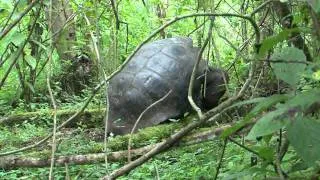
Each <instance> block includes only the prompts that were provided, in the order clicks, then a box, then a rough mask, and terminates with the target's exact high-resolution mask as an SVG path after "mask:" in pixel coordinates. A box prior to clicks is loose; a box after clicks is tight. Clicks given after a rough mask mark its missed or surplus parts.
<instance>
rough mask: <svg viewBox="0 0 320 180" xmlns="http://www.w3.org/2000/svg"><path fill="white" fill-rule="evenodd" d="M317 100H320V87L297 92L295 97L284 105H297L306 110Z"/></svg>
mask: <svg viewBox="0 0 320 180" xmlns="http://www.w3.org/2000/svg"><path fill="white" fill-rule="evenodd" d="M317 101H320V89H312V90H309V91H305V92H302V93H300V94H297V95H296V96H295V97H294V98H292V99H290V100H288V101H287V102H286V103H285V104H284V106H286V107H288V108H293V107H295V108H299V109H300V110H301V111H305V110H307V109H308V108H309V107H310V106H311V105H312V104H314V103H315V102H317Z"/></svg>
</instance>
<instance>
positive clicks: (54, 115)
mask: <svg viewBox="0 0 320 180" xmlns="http://www.w3.org/2000/svg"><path fill="white" fill-rule="evenodd" d="M49 6H50V9H49V19H50V21H49V29H51V27H52V24H51V22H52V0H50V5H49ZM50 48H51V49H53V42H52V40H51V41H50ZM52 52H53V51H51V53H50V54H49V57H48V58H49V59H48V62H49V70H48V71H47V87H48V91H49V95H50V99H51V103H52V106H53V129H52V148H51V162H50V170H49V180H52V179H54V176H53V168H54V162H55V152H56V148H57V144H56V132H57V104H56V101H55V99H54V95H53V93H52V89H51V86H50V77H51V74H52Z"/></svg>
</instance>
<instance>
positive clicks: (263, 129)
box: [246, 108, 289, 140]
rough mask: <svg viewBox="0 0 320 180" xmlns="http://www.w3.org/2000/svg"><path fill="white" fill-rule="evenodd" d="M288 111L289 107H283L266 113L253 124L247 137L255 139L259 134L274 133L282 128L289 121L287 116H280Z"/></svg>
mask: <svg viewBox="0 0 320 180" xmlns="http://www.w3.org/2000/svg"><path fill="white" fill-rule="evenodd" d="M287 111H288V109H287V108H281V109H277V110H275V111H271V112H269V113H267V114H265V115H264V116H263V117H262V118H261V119H259V120H258V122H257V123H256V124H255V125H254V126H253V128H252V129H251V131H250V132H249V134H248V136H247V137H246V139H249V140H255V139H256V138H257V137H259V136H265V135H268V134H272V133H274V132H275V131H277V130H279V129H280V128H282V127H284V126H285V125H286V124H287V123H288V122H289V121H288V119H287V118H280V117H281V115H282V114H284V113H285V112H287Z"/></svg>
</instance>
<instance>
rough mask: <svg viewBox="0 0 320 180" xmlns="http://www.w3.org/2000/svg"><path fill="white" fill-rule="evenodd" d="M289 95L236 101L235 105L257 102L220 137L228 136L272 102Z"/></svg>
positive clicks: (283, 99)
mask: <svg viewBox="0 0 320 180" xmlns="http://www.w3.org/2000/svg"><path fill="white" fill-rule="evenodd" d="M289 97H290V96H288V95H278V94H277V95H273V96H270V97H267V98H264V97H259V98H255V99H251V100H248V101H244V102H240V103H237V104H235V105H238V104H242V103H243V104H245V103H255V102H259V103H258V104H257V105H256V106H255V107H254V108H253V109H252V110H251V111H250V113H248V115H247V116H246V117H244V119H243V120H241V121H239V122H238V123H236V124H235V125H233V126H232V127H231V128H228V129H226V130H225V131H224V132H223V133H222V135H221V137H222V138H226V137H228V136H230V135H231V134H233V133H234V132H236V131H238V130H239V129H241V128H242V127H244V126H245V125H247V124H249V123H250V122H251V121H252V120H253V119H254V118H255V117H256V116H257V115H258V114H259V113H261V112H262V111H264V110H266V109H267V108H269V107H271V106H272V105H274V104H277V103H279V102H283V101H285V100H287V99H288V98H289ZM235 105H233V106H235Z"/></svg>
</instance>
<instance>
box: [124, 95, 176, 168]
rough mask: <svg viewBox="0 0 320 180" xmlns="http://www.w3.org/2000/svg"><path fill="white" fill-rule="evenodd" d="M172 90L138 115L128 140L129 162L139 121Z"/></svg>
mask: <svg viewBox="0 0 320 180" xmlns="http://www.w3.org/2000/svg"><path fill="white" fill-rule="evenodd" d="M171 92H172V90H170V91H169V92H168V93H167V94H166V95H164V96H163V97H162V98H160V99H159V100H157V101H155V102H154V103H152V104H151V105H150V106H148V107H147V108H146V109H145V110H144V111H142V113H141V114H140V116H139V117H138V119H137V120H136V122H135V123H134V125H133V127H132V129H131V132H130V137H129V141H128V162H130V161H131V153H130V150H131V145H132V134H133V133H134V132H135V130H136V128H137V125H138V123H139V122H140V120H141V118H142V117H143V115H144V114H145V113H146V112H148V110H150V109H151V108H152V107H154V106H155V105H157V104H159V103H160V102H162V101H163V100H165V99H166V98H167V97H168V96H169V95H170V94H171Z"/></svg>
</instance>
